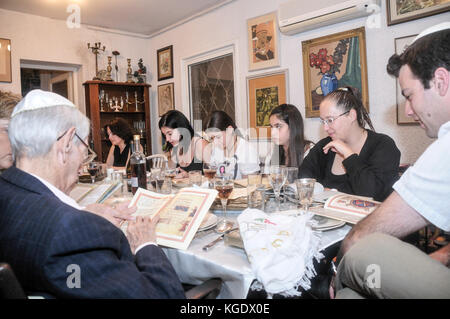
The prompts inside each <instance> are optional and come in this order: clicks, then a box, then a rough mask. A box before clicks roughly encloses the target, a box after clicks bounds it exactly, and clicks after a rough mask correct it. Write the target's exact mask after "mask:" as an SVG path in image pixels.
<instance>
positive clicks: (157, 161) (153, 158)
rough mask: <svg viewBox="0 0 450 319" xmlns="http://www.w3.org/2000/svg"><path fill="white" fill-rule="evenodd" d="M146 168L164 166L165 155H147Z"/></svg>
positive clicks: (165, 161)
mask: <svg viewBox="0 0 450 319" xmlns="http://www.w3.org/2000/svg"><path fill="white" fill-rule="evenodd" d="M145 159H146V161H147V170H148V171H150V170H151V168H165V167H166V165H167V162H168V161H167V156H166V155H164V154H154V155H150V156H147V157H146V158H145Z"/></svg>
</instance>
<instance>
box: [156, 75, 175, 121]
mask: <svg viewBox="0 0 450 319" xmlns="http://www.w3.org/2000/svg"><path fill="white" fill-rule="evenodd" d="M174 109H175V93H174V83H173V82H172V83H167V84H162V85H158V115H159V116H163V115H164V114H165V113H166V112H167V111H170V110H174Z"/></svg>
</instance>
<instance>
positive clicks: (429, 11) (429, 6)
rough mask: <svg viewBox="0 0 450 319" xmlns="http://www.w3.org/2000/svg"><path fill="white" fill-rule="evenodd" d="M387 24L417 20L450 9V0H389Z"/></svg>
mask: <svg viewBox="0 0 450 319" xmlns="http://www.w3.org/2000/svg"><path fill="white" fill-rule="evenodd" d="M386 3H387V5H386V10H387V24H388V25H393V24H397V23H402V22H407V21H411V20H416V19H420V18H424V17H428V16H431V15H434V14H438V13H442V12H446V11H449V10H450V0H415V1H399V0H387V1H386Z"/></svg>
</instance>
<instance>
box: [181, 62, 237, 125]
mask: <svg viewBox="0 0 450 319" xmlns="http://www.w3.org/2000/svg"><path fill="white" fill-rule="evenodd" d="M189 84H190V102H191V116H192V117H191V119H192V122H193V124H194V130H195V131H200V130H204V129H205V125H206V124H207V121H208V119H209V117H210V115H211V113H212V112H213V111H216V110H220V111H225V112H226V113H227V114H228V115H229V116H230V117H231V118H232V119H233V120H234V121H235V105H234V74H233V54H227V55H223V56H220V57H215V58H212V59H208V60H205V61H202V62H198V63H195V64H191V65H190V66H189Z"/></svg>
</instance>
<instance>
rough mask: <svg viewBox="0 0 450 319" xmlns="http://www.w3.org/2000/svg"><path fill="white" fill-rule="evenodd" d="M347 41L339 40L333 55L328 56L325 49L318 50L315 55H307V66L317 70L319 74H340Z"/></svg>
mask: <svg viewBox="0 0 450 319" xmlns="http://www.w3.org/2000/svg"><path fill="white" fill-rule="evenodd" d="M348 43H349V39H343V40H340V41H339V43H338V44H337V46H336V48H335V50H334V53H333V55H328V50H327V49H326V48H320V49H319V51H318V52H317V54H316V53H310V54H309V65H310V66H311V67H312V68H316V69H319V70H320V71H319V73H320V74H326V73H334V72H340V70H339V68H340V66H341V64H342V60H343V56H344V55H345V54H346V52H347V45H348Z"/></svg>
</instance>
